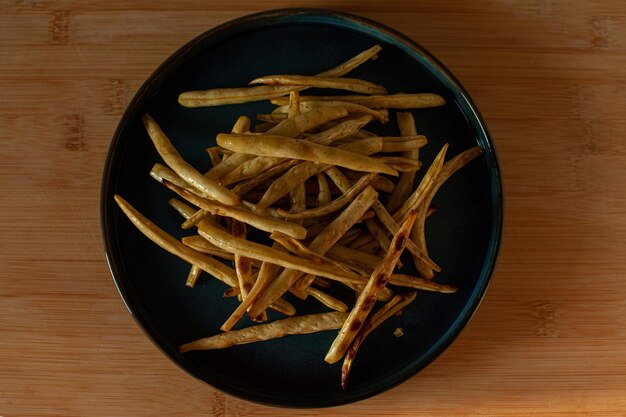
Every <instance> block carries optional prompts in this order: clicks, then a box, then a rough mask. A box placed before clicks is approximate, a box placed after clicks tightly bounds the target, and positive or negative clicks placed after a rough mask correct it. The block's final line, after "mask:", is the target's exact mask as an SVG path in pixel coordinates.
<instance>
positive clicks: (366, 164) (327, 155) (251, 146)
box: [217, 133, 398, 176]
mask: <svg viewBox="0 0 626 417" xmlns="http://www.w3.org/2000/svg"><path fill="white" fill-rule="evenodd" d="M217 143H218V144H219V145H220V146H222V147H224V148H226V149H230V150H232V151H235V152H242V151H244V150H245V151H246V152H248V153H252V154H255V155H261V156H278V157H280V158H293V159H302V160H305V161H312V162H316V163H323V164H333V165H338V166H342V167H346V168H350V169H353V170H356V171H365V172H379V173H384V174H390V175H394V176H397V175H398V172H397V171H396V170H394V169H392V168H390V167H388V166H387V165H386V164H384V163H382V162H378V161H376V160H375V159H373V158H370V157H368V156H364V155H361V154H358V153H356V152H348V151H345V150H342V149H340V148H333V147H330V146H325V145H318V144H316V143H311V142H309V141H307V140H303V139H292V138H288V137H281V136H275V135H261V136H246V135H234V134H224V133H220V134H218V135H217Z"/></svg>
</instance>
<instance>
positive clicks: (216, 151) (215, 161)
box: [205, 146, 222, 167]
mask: <svg viewBox="0 0 626 417" xmlns="http://www.w3.org/2000/svg"><path fill="white" fill-rule="evenodd" d="M220 149H221V147H220V146H212V147H210V148H206V149H205V151H206V153H208V154H209V159H210V160H211V166H212V167H214V166H217V165H219V163H220V162H222V157H221V156H220Z"/></svg>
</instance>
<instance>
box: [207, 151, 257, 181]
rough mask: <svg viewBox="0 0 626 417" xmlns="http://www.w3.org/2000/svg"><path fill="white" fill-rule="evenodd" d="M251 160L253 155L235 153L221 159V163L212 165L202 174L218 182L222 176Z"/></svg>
mask: <svg viewBox="0 0 626 417" xmlns="http://www.w3.org/2000/svg"><path fill="white" fill-rule="evenodd" d="M252 158H254V155H249V154H247V153H240V152H235V153H233V154H232V155H230V156H229V157H228V158H226V159H223V160H222V162H220V163H219V164H217V165H213V167H212V168H211V169H209V170H208V171H207V172H206V173H205V174H204V176H205V177H206V178H209V179H212V180H218V179H219V178H220V177H221V176H222V175H225V174H227V173H229V172H230V171H232V170H233V169H235V168H237V167H238V166H239V165H241V164H243V163H244V162H246V161H249V160H250V159H252Z"/></svg>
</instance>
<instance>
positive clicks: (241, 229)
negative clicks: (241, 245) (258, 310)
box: [230, 219, 254, 300]
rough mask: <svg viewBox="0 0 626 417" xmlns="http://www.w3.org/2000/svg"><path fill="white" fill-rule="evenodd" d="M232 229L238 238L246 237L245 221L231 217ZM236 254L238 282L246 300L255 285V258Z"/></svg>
mask: <svg viewBox="0 0 626 417" xmlns="http://www.w3.org/2000/svg"><path fill="white" fill-rule="evenodd" d="M230 229H231V233H232V235H233V236H234V237H236V238H238V239H246V236H247V228H246V224H245V223H243V222H240V221H239V220H236V219H231V222H230ZM234 256H235V273H236V274H237V282H238V283H239V288H240V290H241V298H242V299H243V300H245V299H246V297H247V296H248V293H249V292H250V290H251V289H252V286H253V285H254V278H253V277H252V262H253V260H252V259H249V258H246V257H245V256H241V255H239V254H235V255H234Z"/></svg>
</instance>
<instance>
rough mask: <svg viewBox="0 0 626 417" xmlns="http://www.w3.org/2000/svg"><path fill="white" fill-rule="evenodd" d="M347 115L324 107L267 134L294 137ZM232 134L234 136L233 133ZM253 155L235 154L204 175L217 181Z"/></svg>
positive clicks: (287, 122) (278, 125)
mask: <svg viewBox="0 0 626 417" xmlns="http://www.w3.org/2000/svg"><path fill="white" fill-rule="evenodd" d="M347 115H348V112H347V111H346V110H345V109H344V108H340V107H324V108H319V109H315V110H312V111H310V112H307V113H303V114H301V115H299V116H296V117H293V118H291V119H286V120H283V121H282V122H280V123H279V124H277V125H276V126H273V127H272V128H271V129H269V130H268V131H267V134H272V135H280V136H285V137H290V138H291V137H296V136H298V135H299V134H301V133H302V132H306V131H309V130H311V129H314V128H315V127H317V126H319V125H321V124H324V123H327V122H329V121H331V120H335V119H338V118H341V117H345V116H347ZM233 134H236V133H234V132H233ZM253 158H254V155H249V154H248V153H235V154H233V155H231V156H230V157H229V158H228V159H226V160H225V161H223V162H222V163H221V164H219V165H218V166H216V167H213V168H211V169H210V170H209V172H207V173H206V174H205V176H208V177H209V178H213V179H217V178H221V177H223V176H224V175H226V174H228V173H229V172H230V171H232V170H234V169H235V168H237V167H238V166H239V165H241V164H243V163H244V162H246V161H248V160H250V159H253Z"/></svg>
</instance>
